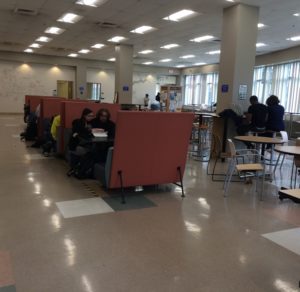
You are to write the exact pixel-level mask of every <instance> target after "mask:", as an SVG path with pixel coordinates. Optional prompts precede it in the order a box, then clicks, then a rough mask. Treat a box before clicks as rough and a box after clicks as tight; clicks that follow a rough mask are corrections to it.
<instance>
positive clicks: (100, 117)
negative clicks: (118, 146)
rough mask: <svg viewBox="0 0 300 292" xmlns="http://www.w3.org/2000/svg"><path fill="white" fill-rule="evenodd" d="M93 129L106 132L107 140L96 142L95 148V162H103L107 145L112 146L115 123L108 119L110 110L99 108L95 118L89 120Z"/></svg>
mask: <svg viewBox="0 0 300 292" xmlns="http://www.w3.org/2000/svg"><path fill="white" fill-rule="evenodd" d="M91 124H92V127H93V132H94V131H101V132H107V136H108V138H110V140H109V141H106V142H104V143H97V144H96V149H95V159H96V161H97V162H100V163H105V162H106V158H107V153H108V149H109V147H111V146H113V141H112V140H113V139H114V137H115V131H116V125H115V123H114V122H113V121H111V120H110V112H109V111H108V110H107V109H100V110H99V111H98V113H97V115H96V118H95V119H94V120H92V122H91Z"/></svg>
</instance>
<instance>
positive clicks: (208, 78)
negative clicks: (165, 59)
mask: <svg viewBox="0 0 300 292" xmlns="http://www.w3.org/2000/svg"><path fill="white" fill-rule="evenodd" d="M218 79H219V75H218V73H210V74H199V75H187V76H185V86H184V104H185V105H200V104H205V105H211V104H213V103H215V102H216V100H217V94H218Z"/></svg>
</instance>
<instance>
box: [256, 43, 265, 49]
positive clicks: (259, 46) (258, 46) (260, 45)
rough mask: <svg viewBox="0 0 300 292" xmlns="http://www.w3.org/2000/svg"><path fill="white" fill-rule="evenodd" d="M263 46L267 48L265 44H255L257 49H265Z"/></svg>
mask: <svg viewBox="0 0 300 292" xmlns="http://www.w3.org/2000/svg"><path fill="white" fill-rule="evenodd" d="M265 46H267V45H266V44H265V43H257V44H256V47H257V48H262V47H265Z"/></svg>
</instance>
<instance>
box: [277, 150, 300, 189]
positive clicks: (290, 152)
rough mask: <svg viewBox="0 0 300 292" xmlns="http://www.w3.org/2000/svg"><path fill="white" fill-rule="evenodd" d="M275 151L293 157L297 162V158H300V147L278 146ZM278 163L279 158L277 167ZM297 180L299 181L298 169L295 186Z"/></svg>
mask: <svg viewBox="0 0 300 292" xmlns="http://www.w3.org/2000/svg"><path fill="white" fill-rule="evenodd" d="M275 151H276V152H278V153H281V154H285V155H293V156H294V161H295V156H300V146H276V147H275ZM294 161H293V166H292V175H291V188H292V187H293V174H294ZM278 162H279V157H278V161H277V163H276V165H277V164H278ZM275 170H276V168H275ZM296 179H297V169H296V177H295V184H296Z"/></svg>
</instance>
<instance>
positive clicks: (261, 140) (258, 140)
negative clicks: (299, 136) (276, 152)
mask: <svg viewBox="0 0 300 292" xmlns="http://www.w3.org/2000/svg"><path fill="white" fill-rule="evenodd" d="M234 139H235V140H237V141H241V142H249V143H255V144H272V145H280V144H283V143H284V142H283V141H282V139H280V138H270V137H262V136H236V137H234Z"/></svg>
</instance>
